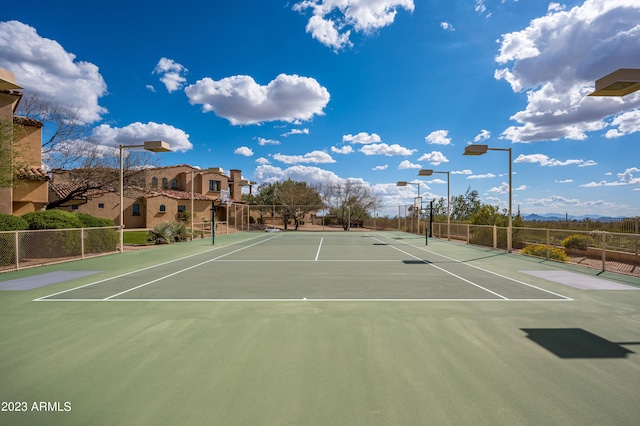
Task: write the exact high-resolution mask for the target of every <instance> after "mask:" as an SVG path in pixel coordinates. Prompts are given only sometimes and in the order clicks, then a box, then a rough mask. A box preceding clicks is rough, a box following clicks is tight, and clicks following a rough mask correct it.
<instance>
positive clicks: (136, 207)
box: [133, 204, 140, 216]
mask: <svg viewBox="0 0 640 426" xmlns="http://www.w3.org/2000/svg"><path fill="white" fill-rule="evenodd" d="M133 215H134V216H140V204H134V205H133Z"/></svg>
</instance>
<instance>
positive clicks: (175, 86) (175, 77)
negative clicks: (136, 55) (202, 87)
mask: <svg viewBox="0 0 640 426" xmlns="http://www.w3.org/2000/svg"><path fill="white" fill-rule="evenodd" d="M187 71H189V70H187V69H186V68H185V67H184V66H183V65H181V64H179V63H177V62H175V61H174V60H173V59H168V58H164V57H163V58H160V60H159V61H158V64H157V65H156V67H155V68H154V70H153V73H154V74H158V75H159V76H160V81H161V82H162V83H163V84H164V86H165V87H166V88H167V91H168V92H169V93H171V92H175V91H176V90H180V89H182V87H184V84H185V83H186V82H187V79H186V78H185V76H184V74H186V73H187Z"/></svg>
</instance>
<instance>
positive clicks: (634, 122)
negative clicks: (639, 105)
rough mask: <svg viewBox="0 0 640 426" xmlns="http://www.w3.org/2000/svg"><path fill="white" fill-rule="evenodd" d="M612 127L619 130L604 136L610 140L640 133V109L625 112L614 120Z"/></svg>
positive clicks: (611, 131)
mask: <svg viewBox="0 0 640 426" xmlns="http://www.w3.org/2000/svg"><path fill="white" fill-rule="evenodd" d="M611 125H612V126H617V129H611V130H609V131H608V132H607V133H606V134H605V135H604V136H605V137H606V138H608V139H612V138H619V137H621V136H625V135H629V134H631V133H636V132H640V109H635V110H633V111H627V112H623V113H622V114H620V115H618V116H617V117H615V118H614V119H613V121H612V122H611Z"/></svg>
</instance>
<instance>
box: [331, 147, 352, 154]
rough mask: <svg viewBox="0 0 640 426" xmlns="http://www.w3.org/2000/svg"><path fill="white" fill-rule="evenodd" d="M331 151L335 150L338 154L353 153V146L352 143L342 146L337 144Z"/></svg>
mask: <svg viewBox="0 0 640 426" xmlns="http://www.w3.org/2000/svg"><path fill="white" fill-rule="evenodd" d="M331 152H335V153H336V154H351V153H352V152H353V148H352V147H351V145H345V146H343V147H342V148H336V147H335V146H332V147H331Z"/></svg>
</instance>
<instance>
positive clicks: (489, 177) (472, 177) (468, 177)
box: [467, 173, 496, 179]
mask: <svg viewBox="0 0 640 426" xmlns="http://www.w3.org/2000/svg"><path fill="white" fill-rule="evenodd" d="M494 177H496V175H494V174H493V173H487V174H484V175H471V176H467V179H491V178H494Z"/></svg>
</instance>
